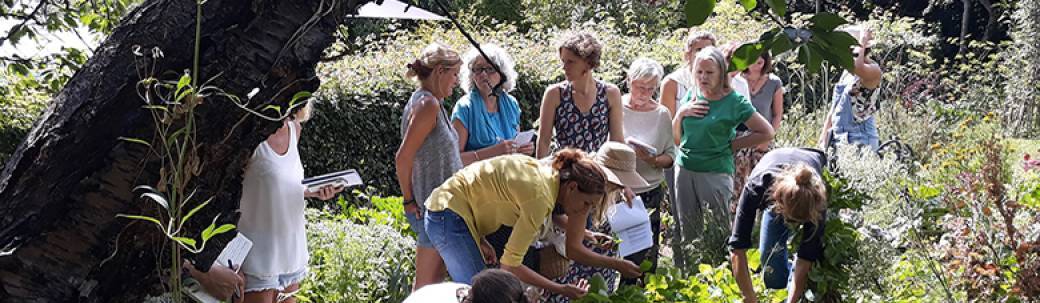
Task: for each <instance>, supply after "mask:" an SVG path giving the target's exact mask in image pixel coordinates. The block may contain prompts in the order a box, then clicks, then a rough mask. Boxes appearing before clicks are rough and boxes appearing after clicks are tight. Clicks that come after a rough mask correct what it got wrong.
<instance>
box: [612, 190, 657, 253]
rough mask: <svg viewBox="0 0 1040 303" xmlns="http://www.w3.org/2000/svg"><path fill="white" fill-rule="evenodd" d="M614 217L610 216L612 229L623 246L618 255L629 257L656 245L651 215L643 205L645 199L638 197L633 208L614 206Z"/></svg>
mask: <svg viewBox="0 0 1040 303" xmlns="http://www.w3.org/2000/svg"><path fill="white" fill-rule="evenodd" d="M614 208H615V211H614V215H612V216H610V218H609V221H610V227H611V228H612V229H614V232H616V233H617V234H618V238H620V239H621V245H619V247H618V253H619V254H620V255H621V256H622V257H625V256H628V255H631V254H634V253H637V252H639V251H641V250H644V249H647V248H650V246H653V245H654V233H653V231H651V230H650V213H649V212H647V210H646V206H644V205H643V199H641V198H639V196H636V198H635V199H634V200H632V207H628V204H625V203H618V204H615V205H614Z"/></svg>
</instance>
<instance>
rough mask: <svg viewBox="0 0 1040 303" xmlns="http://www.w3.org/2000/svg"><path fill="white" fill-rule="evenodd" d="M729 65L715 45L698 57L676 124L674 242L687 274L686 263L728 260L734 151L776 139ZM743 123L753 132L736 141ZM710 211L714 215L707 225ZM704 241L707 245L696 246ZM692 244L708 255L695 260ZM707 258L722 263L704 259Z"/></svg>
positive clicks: (677, 114)
mask: <svg viewBox="0 0 1040 303" xmlns="http://www.w3.org/2000/svg"><path fill="white" fill-rule="evenodd" d="M726 62H727V61H726V59H725V56H723V55H722V52H721V51H719V49H717V48H715V47H708V48H705V49H703V50H701V51H700V52H698V53H697V56H696V58H695V59H694V63H693V64H694V77H695V79H696V81H697V86H698V88H699V89H698V90H691V91H690V92H689V93H687V95H686V97H685V98H684V101H683V102H682V104H683V105H682V106H681V107H680V108H679V110H678V111H677V113H676V115H675V118H674V119H673V120H672V133H673V135H674V136H675V143H676V145H677V146H678V147H679V153H678V154H679V156H678V158H677V159H676V160H677V161H676V163H678V164H679V167H678V168H676V169H675V197H676V201H675V203H674V205H673V207H674V209H673V213H674V214H675V219H676V221H677V222H678V224H677V229H678V232H677V233H676V235H677V237H676V238H677V239H676V240H674V241H672V242H673V245H674V248H673V251H674V253H675V264H676V265H677V266H679V267H680V268H682V269H686V270H689V269H690V268H688V267H687V266H686V265H687V264H698V262H715V261H722V260H721V259H725V238H726V236H727V235H729V224H730V222H731V220H730V217H731V216H730V211H729V207H728V206H729V201H730V199H731V197H732V196H733V172H734V167H733V151H735V150H738V149H741V148H747V147H752V146H756V145H759V144H762V143H765V142H768V141H769V140H771V139H772V138H773V127H771V126H769V122H767V121H766V119H765V118H762V115H760V114H758V112H756V111H755V107H754V106H752V105H751V102H750V101H748V100H747V98H745V97H744V96H742V95H740V94H737V93H736V92H734V91H733V89H732V88H730V86H729V82H730V80H729V77H728V75H727V74H726ZM697 91H699V93H698V92H697ZM694 98H696V99H694ZM692 100H696V101H692ZM705 106H706V107H707V111H706V112H704V111H703V109H704V108H705ZM741 123H743V124H745V125H747V127H748V129H749V130H750V132H751V133H750V134H748V135H747V136H744V137H740V138H736V132H737V126H738V125H740V124H741ZM706 212H710V214H711V216H709V217H707V218H710V219H711V220H709V221H708V222H707V224H706V222H705V219H707V218H706V216H705V213H706ZM705 225H707V226H708V228H707V229H705ZM705 235H706V236H705ZM701 239H703V240H704V241H703V242H701V243H695V241H697V240H701ZM691 244H697V247H698V248H699V249H701V251H702V252H705V254H702V255H701V258H698V259H701V260H693V259H694V256H693V255H691V254H689V252H688V251H687V248H688V246H689V245H691ZM705 256H707V257H709V258H711V259H719V260H704V258H703V257H705Z"/></svg>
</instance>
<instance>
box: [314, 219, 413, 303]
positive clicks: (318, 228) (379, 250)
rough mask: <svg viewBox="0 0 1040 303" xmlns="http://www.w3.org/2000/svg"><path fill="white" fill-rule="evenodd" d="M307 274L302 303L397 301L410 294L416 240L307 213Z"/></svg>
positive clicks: (375, 226) (375, 225)
mask: <svg viewBox="0 0 1040 303" xmlns="http://www.w3.org/2000/svg"><path fill="white" fill-rule="evenodd" d="M307 218H308V219H307V221H308V224H307V240H308V244H307V247H308V250H309V251H310V253H311V257H310V266H309V267H308V268H309V270H310V274H309V275H308V277H307V280H305V281H304V282H303V283H301V289H300V292H299V294H298V295H297V296H298V299H299V300H300V301H301V302H350V303H361V302H401V301H403V300H404V298H405V297H407V296H408V293H410V292H411V285H412V279H413V276H412V275H413V274H414V273H415V269H414V260H413V258H414V255H415V241H414V240H413V238H411V237H408V236H404V235H402V234H401V233H399V232H398V230H396V229H395V228H393V227H391V226H388V225H383V224H378V223H374V222H372V223H369V224H357V223H354V222H351V221H349V220H343V219H341V218H336V217H332V216H328V215H322V214H320V213H318V212H316V211H314V210H308V212H307Z"/></svg>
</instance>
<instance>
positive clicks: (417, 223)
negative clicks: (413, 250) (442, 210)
mask: <svg viewBox="0 0 1040 303" xmlns="http://www.w3.org/2000/svg"><path fill="white" fill-rule="evenodd" d="M416 211H417V212H419V213H424V212H426V208H425V207H422V206H420V207H419V209H418V210H416ZM404 217H405V219H407V220H408V226H410V227H411V228H412V231H414V232H415V246H417V247H433V244H431V243H430V236H429V235H427V234H426V227H425V226H424V223H423V220H422V219H419V218H416V217H415V215H413V214H412V213H410V212H407V211H406V212H404Z"/></svg>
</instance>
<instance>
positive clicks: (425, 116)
mask: <svg viewBox="0 0 1040 303" xmlns="http://www.w3.org/2000/svg"><path fill="white" fill-rule="evenodd" d="M438 110H440V105H439V104H437V100H434V99H433V98H432V97H424V98H423V99H422V100H420V101H419V104H416V107H415V108H414V109H413V110H412V115H411V117H408V121H409V122H408V129H406V130H405V133H404V138H403V141H402V142H401V146H400V147H399V148H398V149H397V154H396V155H395V156H394V165H395V168H396V172H397V183H398V184H400V185H401V196H402V197H403V198H404V200H405V201H408V200H411V199H414V198H415V197H413V196H412V165H413V164H414V162H415V154H416V153H417V152H419V147H421V146H422V144H423V142H424V141H426V135H429V134H430V131H432V130H433V126H434V122H436V120H437V111H438ZM416 202H417V203H422V202H423V201H416ZM409 206H411V207H414V206H415V205H413V204H409V205H408V206H406V211H408V209H407V208H409ZM412 211H415V210H414V209H413V210H412Z"/></svg>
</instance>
